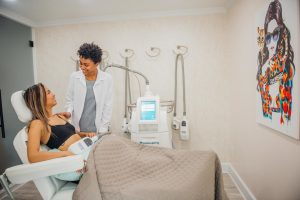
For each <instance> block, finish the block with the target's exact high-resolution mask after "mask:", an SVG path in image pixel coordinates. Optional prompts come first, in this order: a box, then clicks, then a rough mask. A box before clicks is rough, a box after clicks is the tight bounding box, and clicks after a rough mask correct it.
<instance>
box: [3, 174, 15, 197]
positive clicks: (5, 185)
mask: <svg viewBox="0 0 300 200" xmlns="http://www.w3.org/2000/svg"><path fill="white" fill-rule="evenodd" d="M8 182H9V181H8V179H7V177H6V175H5V174H2V175H1V176H0V183H1V185H2V187H3V188H4V189H5V191H6V193H7V195H8V196H9V197H10V198H11V199H13V200H14V199H15V198H14V196H13V194H12V192H11V191H10V188H9V184H8Z"/></svg>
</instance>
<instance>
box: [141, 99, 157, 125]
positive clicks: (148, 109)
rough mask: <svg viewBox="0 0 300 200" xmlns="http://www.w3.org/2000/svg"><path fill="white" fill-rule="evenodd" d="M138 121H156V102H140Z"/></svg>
mask: <svg viewBox="0 0 300 200" xmlns="http://www.w3.org/2000/svg"><path fill="white" fill-rule="evenodd" d="M140 120H145V121H147V120H156V101H142V102H141V115H140Z"/></svg>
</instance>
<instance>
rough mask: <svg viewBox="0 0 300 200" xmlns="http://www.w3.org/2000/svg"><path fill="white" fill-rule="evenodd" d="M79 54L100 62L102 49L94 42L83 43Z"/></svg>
mask: <svg viewBox="0 0 300 200" xmlns="http://www.w3.org/2000/svg"><path fill="white" fill-rule="evenodd" d="M77 54H78V55H79V56H80V57H83V58H85V59H91V60H92V61H93V62H94V63H95V64H97V63H100V62H101V60H102V49H101V48H100V47H99V46H98V45H96V44H94V43H91V44H89V43H84V44H82V45H81V46H80V47H79V49H78V51H77Z"/></svg>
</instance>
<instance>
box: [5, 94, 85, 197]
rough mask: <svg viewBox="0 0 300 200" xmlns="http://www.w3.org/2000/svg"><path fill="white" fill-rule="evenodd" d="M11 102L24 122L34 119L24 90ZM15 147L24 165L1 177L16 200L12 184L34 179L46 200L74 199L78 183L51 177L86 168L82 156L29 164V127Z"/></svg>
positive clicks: (14, 96) (15, 167)
mask: <svg viewBox="0 0 300 200" xmlns="http://www.w3.org/2000/svg"><path fill="white" fill-rule="evenodd" d="M11 103H12V105H13V107H14V109H15V111H16V113H17V115H18V118H19V120H20V121H22V122H25V123H27V122H29V121H30V120H31V118H32V114H31V112H30V110H29V109H28V108H27V106H26V104H25V101H24V99H23V91H18V92H15V93H14V94H13V95H12V97H11ZM13 144H14V147H15V150H16V151H17V153H18V155H19V157H20V159H21V161H22V162H23V163H24V164H22V165H18V166H14V167H10V168H8V169H6V170H5V172H4V174H2V175H1V176H0V181H1V183H2V185H3V186H4V188H5V189H6V191H7V193H8V194H9V196H10V197H11V198H12V199H13V196H12V193H11V191H10V190H9V187H8V182H10V183H12V184H23V183H26V182H28V181H31V180H33V182H34V184H35V186H36V187H37V189H38V191H39V192H40V194H41V196H42V197H43V199H45V200H71V199H72V195H73V192H74V190H75V188H76V186H77V184H75V183H72V182H67V181H62V180H59V179H56V178H54V177H51V176H52V175H55V174H59V173H64V172H71V171H76V170H79V169H82V168H83V166H84V162H83V159H82V157H81V156H80V155H74V156H68V157H64V158H56V159H51V160H47V161H43V162H38V163H29V161H28V157H27V132H26V126H25V127H24V128H23V129H22V130H20V132H19V133H18V134H17V135H16V137H15V139H14V142H13ZM41 150H42V151H47V150H48V147H46V146H45V145H41Z"/></svg>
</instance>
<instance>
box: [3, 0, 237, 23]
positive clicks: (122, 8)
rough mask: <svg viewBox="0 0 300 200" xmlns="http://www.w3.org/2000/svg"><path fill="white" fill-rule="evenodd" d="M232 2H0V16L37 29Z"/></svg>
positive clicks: (202, 9)
mask: <svg viewBox="0 0 300 200" xmlns="http://www.w3.org/2000/svg"><path fill="white" fill-rule="evenodd" d="M233 2H234V0H151V1H150V0H0V14H1V15H3V16H6V17H8V18H11V19H13V20H16V21H19V22H21V23H23V24H26V25H29V26H32V27H39V26H53V25H62V24H74V23H86V22H95V21H108V20H120V19H139V18H153V17H164V16H183V15H200V14H208V13H225V12H226V10H227V9H228V7H230V6H231V5H232V3H233Z"/></svg>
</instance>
